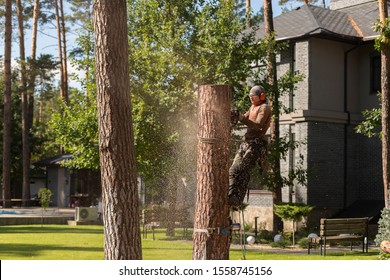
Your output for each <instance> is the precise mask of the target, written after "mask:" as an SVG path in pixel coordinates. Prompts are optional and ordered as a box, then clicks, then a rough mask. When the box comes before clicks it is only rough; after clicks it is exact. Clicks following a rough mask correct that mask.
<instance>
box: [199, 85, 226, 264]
mask: <svg viewBox="0 0 390 280" xmlns="http://www.w3.org/2000/svg"><path fill="white" fill-rule="evenodd" d="M231 99H232V93H231V89H230V87H229V86H227V85H203V86H201V87H200V90H199V103H198V106H199V108H198V137H199V142H198V159H197V161H198V162H197V191H196V210H195V221H194V238H193V252H192V258H193V259H194V260H227V259H229V245H230V224H229V206H228V192H229V137H230V105H231Z"/></svg>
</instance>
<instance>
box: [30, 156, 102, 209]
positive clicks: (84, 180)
mask: <svg viewBox="0 0 390 280" xmlns="http://www.w3.org/2000/svg"><path fill="white" fill-rule="evenodd" d="M71 158H72V156H71V155H70V154H68V153H66V154H61V155H57V156H54V157H50V158H46V159H43V160H41V161H38V162H35V163H34V166H35V167H38V168H43V169H44V170H45V175H46V183H45V187H47V188H49V189H50V190H51V191H52V192H53V197H52V204H51V205H52V206H55V207H76V206H86V207H89V206H91V205H97V200H98V199H99V198H100V196H101V183H100V173H99V172H98V171H94V170H89V169H78V170H76V169H70V168H68V167H65V166H63V165H62V164H63V163H64V161H66V160H69V159H71Z"/></svg>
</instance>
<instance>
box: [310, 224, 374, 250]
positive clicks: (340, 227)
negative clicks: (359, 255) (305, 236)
mask: <svg viewBox="0 0 390 280" xmlns="http://www.w3.org/2000/svg"><path fill="white" fill-rule="evenodd" d="M368 221H369V218H367V217H365V218H342V219H321V220H320V236H319V237H309V247H308V254H310V249H311V248H312V245H313V244H319V245H320V248H321V255H322V251H324V256H325V255H326V244H327V243H328V244H329V243H330V242H333V241H350V242H351V250H352V242H353V241H360V242H361V244H362V248H363V253H364V252H368V240H367V238H368Z"/></svg>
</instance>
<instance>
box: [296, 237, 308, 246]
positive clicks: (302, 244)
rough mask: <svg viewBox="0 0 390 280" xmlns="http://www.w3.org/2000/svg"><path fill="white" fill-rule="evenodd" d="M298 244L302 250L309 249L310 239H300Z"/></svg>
mask: <svg viewBox="0 0 390 280" xmlns="http://www.w3.org/2000/svg"><path fill="white" fill-rule="evenodd" d="M297 243H298V246H299V247H301V248H309V239H308V238H307V237H304V238H301V239H299V240H298V242H297Z"/></svg>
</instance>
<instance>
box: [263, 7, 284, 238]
mask: <svg viewBox="0 0 390 280" xmlns="http://www.w3.org/2000/svg"><path fill="white" fill-rule="evenodd" d="M264 29H265V30H264V31H265V36H266V39H267V40H268V50H267V59H266V60H267V72H268V78H267V83H268V85H269V86H270V89H271V92H270V89H269V90H268V91H269V92H268V93H267V94H268V95H270V96H271V98H270V105H271V106H272V122H271V126H270V127H271V142H272V144H273V145H276V146H277V145H278V144H279V140H280V131H279V114H280V109H279V91H278V85H277V83H278V80H277V75H276V53H275V50H274V48H273V47H274V40H275V38H274V21H273V13H272V1H271V0H264ZM271 169H272V172H273V174H274V178H275V182H274V186H273V202H274V204H275V203H279V202H281V201H282V180H281V174H280V156H279V155H277V156H276V157H275V158H272V162H271ZM273 221H274V223H273V231H274V232H278V231H280V230H281V229H282V228H283V225H282V221H281V219H280V218H279V217H278V216H277V215H275V213H274V214H273Z"/></svg>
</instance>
